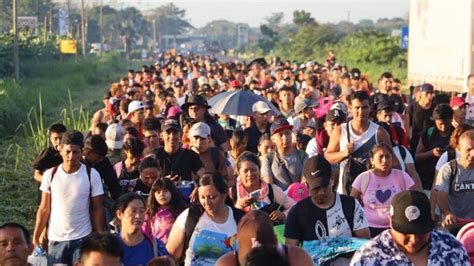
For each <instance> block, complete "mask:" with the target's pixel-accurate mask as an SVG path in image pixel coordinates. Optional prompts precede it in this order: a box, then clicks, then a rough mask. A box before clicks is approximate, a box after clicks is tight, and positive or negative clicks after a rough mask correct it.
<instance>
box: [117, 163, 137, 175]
mask: <svg viewBox="0 0 474 266" xmlns="http://www.w3.org/2000/svg"><path fill="white" fill-rule="evenodd" d="M138 177H140V171H138V167H137V168H136V169H135V170H133V171H131V172H129V171H128V170H127V168H126V167H125V160H123V161H122V170H121V171H120V176H118V179H120V180H122V179H135V178H138Z"/></svg>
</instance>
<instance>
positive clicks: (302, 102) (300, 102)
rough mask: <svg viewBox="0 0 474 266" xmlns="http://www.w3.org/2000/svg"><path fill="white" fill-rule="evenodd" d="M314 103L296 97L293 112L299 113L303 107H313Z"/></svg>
mask: <svg viewBox="0 0 474 266" xmlns="http://www.w3.org/2000/svg"><path fill="white" fill-rule="evenodd" d="M314 106H315V105H314V104H311V101H310V100H308V99H301V98H298V97H297V98H296V100H295V113H297V114H299V113H301V112H302V111H303V110H304V109H305V108H309V107H314Z"/></svg>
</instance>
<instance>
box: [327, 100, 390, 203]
mask: <svg viewBox="0 0 474 266" xmlns="http://www.w3.org/2000/svg"><path fill="white" fill-rule="evenodd" d="M349 109H350V111H351V113H352V117H353V118H352V120H351V121H349V122H347V123H343V124H341V125H339V126H336V128H335V129H334V130H333V132H332V134H331V136H330V137H329V144H328V147H327V150H326V153H325V155H324V156H325V158H326V159H327V160H328V161H329V163H331V164H337V163H339V169H340V171H339V184H338V187H337V192H339V193H340V194H346V195H349V194H350V190H351V188H352V182H353V181H354V179H355V178H356V177H357V176H358V175H359V174H360V173H362V172H364V171H366V170H367V169H366V167H365V164H366V162H367V160H368V159H369V156H368V155H369V151H370V150H371V149H372V147H373V146H374V145H375V144H377V143H385V144H387V145H389V146H391V141H390V138H389V136H388V134H387V132H386V131H385V130H384V129H383V128H381V127H379V126H378V125H377V124H376V123H374V122H372V121H370V120H369V114H370V105H369V95H368V94H367V93H366V92H364V91H356V92H354V93H352V94H351V96H350V105H349Z"/></svg>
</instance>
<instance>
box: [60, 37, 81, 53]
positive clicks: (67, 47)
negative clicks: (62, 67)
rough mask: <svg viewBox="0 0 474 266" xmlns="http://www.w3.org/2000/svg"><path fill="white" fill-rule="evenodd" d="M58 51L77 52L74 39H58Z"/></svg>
mask: <svg viewBox="0 0 474 266" xmlns="http://www.w3.org/2000/svg"><path fill="white" fill-rule="evenodd" d="M59 52H60V53H61V54H77V41H76V40H60V41H59Z"/></svg>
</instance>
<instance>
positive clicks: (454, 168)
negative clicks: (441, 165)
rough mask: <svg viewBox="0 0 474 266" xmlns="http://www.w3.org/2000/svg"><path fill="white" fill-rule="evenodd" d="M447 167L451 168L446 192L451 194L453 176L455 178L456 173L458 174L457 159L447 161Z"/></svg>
mask: <svg viewBox="0 0 474 266" xmlns="http://www.w3.org/2000/svg"><path fill="white" fill-rule="evenodd" d="M448 163H449V167H450V168H451V175H450V176H449V191H448V194H451V192H452V189H451V187H452V184H453V182H454V178H456V175H457V174H458V161H457V160H456V159H454V160H451V161H449V162H448Z"/></svg>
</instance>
